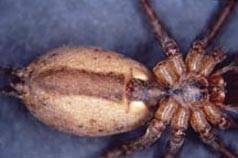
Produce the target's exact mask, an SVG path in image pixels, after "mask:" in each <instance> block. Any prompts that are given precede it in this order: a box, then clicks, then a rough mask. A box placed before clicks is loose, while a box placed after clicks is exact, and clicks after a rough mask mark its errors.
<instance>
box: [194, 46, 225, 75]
mask: <svg viewBox="0 0 238 158" xmlns="http://www.w3.org/2000/svg"><path fill="white" fill-rule="evenodd" d="M224 59H225V53H224V51H223V50H222V49H218V48H216V49H214V50H212V51H211V53H210V54H209V55H204V56H203V58H202V60H201V63H200V65H199V67H198V73H199V74H200V75H203V76H208V75H210V74H211V73H212V71H213V70H214V68H215V66H216V65H217V64H218V63H220V62H222V61H223V60H224Z"/></svg>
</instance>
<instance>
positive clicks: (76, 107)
mask: <svg viewBox="0 0 238 158" xmlns="http://www.w3.org/2000/svg"><path fill="white" fill-rule="evenodd" d="M18 75H19V76H20V78H21V79H22V81H23V82H22V83H18V84H16V85H15V88H16V89H17V90H18V91H19V92H21V93H22V96H21V97H22V99H23V101H24V102H25V103H26V106H27V108H28V109H29V110H30V111H31V112H32V113H33V115H34V116H36V117H37V118H38V119H40V120H41V121H43V122H44V123H46V124H48V125H51V126H54V127H55V128H57V129H60V130H63V131H66V132H70V133H74V134H77V135H89V136H99V135H109V134H115V133H120V132H125V131H129V130H131V129H134V128H136V127H138V126H141V125H142V124H144V123H145V122H146V121H147V120H148V119H149V116H150V114H151V113H150V110H149V108H148V107H147V105H146V103H145V102H144V101H143V100H131V99H129V98H128V94H127V93H129V92H127V91H126V90H127V86H128V85H129V83H130V82H131V81H132V80H140V81H143V82H147V81H150V79H151V77H150V73H149V71H148V70H147V69H146V68H145V67H144V66H142V65H141V64H139V63H138V62H136V61H133V60H131V59H129V58H126V57H124V56H122V55H119V54H116V53H113V52H109V51H105V50H101V49H97V48H80V47H78V48H61V49H56V50H54V51H52V52H50V53H47V54H46V55H44V56H42V57H40V58H39V59H38V60H36V61H34V62H32V64H30V65H29V66H28V67H26V68H25V69H22V70H20V71H19V72H18Z"/></svg>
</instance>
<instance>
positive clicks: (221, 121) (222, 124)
mask: <svg viewBox="0 0 238 158" xmlns="http://www.w3.org/2000/svg"><path fill="white" fill-rule="evenodd" d="M203 111H204V113H205V114H206V118H207V119H208V121H209V122H211V123H212V124H214V125H217V126H219V128H221V129H229V128H235V127H236V124H235V122H234V121H233V120H232V119H231V118H229V117H228V116H227V115H226V114H225V113H223V112H221V111H220V110H219V109H218V108H217V107H216V106H215V105H213V104H212V103H207V104H206V105H205V106H204V107H203Z"/></svg>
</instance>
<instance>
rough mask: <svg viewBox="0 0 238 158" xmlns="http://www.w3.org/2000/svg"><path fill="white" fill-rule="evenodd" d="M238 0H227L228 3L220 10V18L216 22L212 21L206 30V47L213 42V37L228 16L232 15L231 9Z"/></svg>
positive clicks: (204, 41) (203, 40) (204, 42)
mask: <svg viewBox="0 0 238 158" xmlns="http://www.w3.org/2000/svg"><path fill="white" fill-rule="evenodd" d="M235 2H236V0H227V2H226V5H225V6H224V8H223V9H222V10H221V11H220V14H219V15H218V18H217V19H216V21H215V22H214V23H212V24H211V25H210V27H209V29H208V31H207V32H206V34H205V36H204V37H203V39H202V42H203V44H204V47H207V46H208V45H209V43H211V41H212V39H213V38H214V37H215V36H216V34H217V33H218V31H219V30H220V28H221V26H222V25H223V24H224V22H225V21H226V19H227V18H228V16H229V15H230V13H231V11H232V10H233V8H234V6H235Z"/></svg>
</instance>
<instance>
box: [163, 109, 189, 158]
mask: <svg viewBox="0 0 238 158" xmlns="http://www.w3.org/2000/svg"><path fill="white" fill-rule="evenodd" d="M189 115H190V113H189V111H188V110H187V109H185V108H183V107H180V108H179V109H178V110H177V111H176V113H175V115H174V116H173V119H172V129H173V130H172V137H171V138H170V142H169V149H168V151H167V153H166V156H165V157H167V158H173V157H174V156H175V154H176V153H177V152H178V151H179V150H180V148H181V147H182V146H183V143H184V138H185V131H186V130H187V128H188V121H189Z"/></svg>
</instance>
